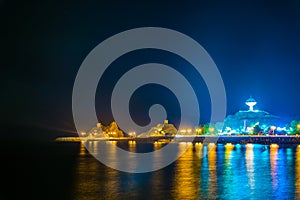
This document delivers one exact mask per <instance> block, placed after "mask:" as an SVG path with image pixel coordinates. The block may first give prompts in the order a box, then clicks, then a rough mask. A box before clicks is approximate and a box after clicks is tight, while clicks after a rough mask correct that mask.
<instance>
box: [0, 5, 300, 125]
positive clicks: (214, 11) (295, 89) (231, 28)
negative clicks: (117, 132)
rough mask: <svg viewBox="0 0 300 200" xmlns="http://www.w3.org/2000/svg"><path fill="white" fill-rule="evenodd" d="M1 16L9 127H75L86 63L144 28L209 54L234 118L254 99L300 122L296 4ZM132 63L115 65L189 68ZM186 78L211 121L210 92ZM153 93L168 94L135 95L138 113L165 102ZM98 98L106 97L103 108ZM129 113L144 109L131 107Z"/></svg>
mask: <svg viewBox="0 0 300 200" xmlns="http://www.w3.org/2000/svg"><path fill="white" fill-rule="evenodd" d="M0 13H1V14H0V15H1V18H0V20H1V24H2V25H1V26H2V28H1V44H4V45H1V47H2V50H1V51H2V54H1V55H2V56H3V57H2V58H1V61H0V62H1V68H2V69H4V71H5V73H4V79H3V80H2V82H3V83H2V87H3V90H4V93H3V94H4V95H3V97H2V98H1V102H3V103H1V110H2V112H3V115H2V117H3V120H2V122H4V123H6V124H16V125H17V124H18V125H29V126H33V127H35V126H40V127H46V128H61V129H69V130H72V129H74V125H73V118H72V110H71V104H72V99H71V95H72V87H73V82H74V80H75V76H76V73H77V71H78V69H79V67H80V65H81V63H82V61H83V59H84V58H85V56H87V54H88V53H89V52H90V51H91V50H92V49H93V48H94V47H95V46H96V45H98V44H99V43H100V42H102V41H103V40H105V39H106V38H108V37H110V36H112V35H114V34H116V33H119V32H121V31H124V30H127V29H131V28H136V27H144V26H156V27H166V28H171V29H174V30H177V31H180V32H182V33H184V34H186V35H189V36H190V37H192V38H194V39H195V40H196V41H198V42H199V43H200V44H201V45H202V46H203V47H204V48H205V49H206V50H207V51H208V53H209V54H210V55H211V57H212V58H213V60H214V61H215V63H216V64H217V66H218V68H219V70H220V72H221V75H222V77H223V80H224V83H225V87H226V92H227V100H228V110H227V113H228V114H232V113H234V112H236V111H238V110H239V109H246V107H245V105H244V101H245V100H246V99H247V98H248V97H249V96H250V95H252V96H253V97H254V98H256V99H257V101H258V105H257V108H260V109H264V110H267V111H269V112H271V113H273V114H276V115H280V116H283V117H289V118H298V119H299V118H300V103H299V102H300V95H299V83H298V81H299V75H300V37H299V36H300V2H299V1H296V0H294V1H261V0H257V1H247V2H246V1H238V0H237V1H226V2H225V1H211V0H209V1H195V2H181V3H175V2H174V1H164V2H161V1H151V2H150V1H149V2H145V1H131V2H128V1H115V2H112V1H110V2H101V1H91V0H87V1H59V2H54V1H47V0H46V1H40V2H35V3H33V2H28V1H5V0H2V1H0ZM126 56H128V57H127V58H126V57H124V58H120V59H118V60H117V61H116V62H115V63H114V64H113V65H112V66H111V67H113V66H115V67H116V68H118V67H117V66H131V65H134V64H139V63H143V62H149V61H150V62H153V60H156V61H160V62H161V63H165V64H169V65H170V66H174V67H175V68H176V67H180V65H181V66H182V65H186V63H184V62H183V61H181V60H180V59H178V58H176V57H174V55H166V53H164V52H153V51H148V52H146V51H145V52H136V54H135V55H133V54H132V55H126ZM125 68H126V67H125ZM125 68H124V69H123V70H125ZM119 69H120V67H119V68H118V70H116V69H113V68H112V69H111V72H110V73H112V74H111V75H113V76H111V75H109V72H108V76H110V78H112V79H116V78H117V77H118V76H119V75H120V73H121V71H122V70H119ZM185 73H186V75H187V76H189V77H192V78H191V81H192V82H195V83H199V85H197V86H195V87H196V90H197V92H198V93H199V94H198V97H199V100H200V104H201V105H200V107H201V109H202V110H201V114H202V122H203V123H204V122H206V121H207V120H208V119H209V116H210V110H209V106H210V101H209V96H208V93H207V89H206V87H205V85H204V83H203V81H202V80H201V78H199V77H193V76H192V71H189V70H187V71H186V72H185ZM106 83H107V82H106ZM112 83H113V81H112ZM112 83H111V85H110V84H108V85H107V86H106V90H104V91H102V92H101V91H98V93H97V98H96V101H97V111H98V115H99V117H100V118H101V120H102V121H103V122H104V123H108V122H109V121H110V120H111V116H110V114H109V109H108V106H109V105H107V102H109V94H110V92H109V88H110V87H112ZM146 89H149V90H150V91H156V92H158V91H160V90H162V91H163V90H164V88H157V87H154V88H152V89H151V88H150V87H149V88H147V87H146V88H141V90H140V91H137V92H136V94H135V95H136V98H137V99H136V100H133V102H134V104H135V103H136V105H137V106H140V107H139V109H142V107H141V105H142V103H141V102H144V103H145V107H144V108H147V106H149V104H151V103H153V102H156V103H157V102H158V101H159V100H157V99H153V100H151V101H143V97H142V96H143V94H146V92H145V90H146ZM162 91H160V93H161V94H163V92H162ZM99 96H105V97H106V98H107V99H106V100H104V102H101V101H103V100H101V99H102V98H99ZM144 98H145V97H144ZM168 98H170V99H171V100H169V102H171V103H170V105H171V106H169V107H170V111H169V112H170V113H169V117H170V118H171V119H173V120H174V121H176V118H177V116H178V113H177V114H176V112H175V111H176V110H177V109H178V108H177V105H176V101H175V100H172V99H173V97H172V94H169V93H167V94H166V97H165V99H168ZM162 101H165V102H160V103H163V104H164V103H166V102H167V101H166V100H162ZM173 108H174V109H173ZM100 113H101V114H100ZM132 113H139V112H137V111H136V110H134V108H133V110H132ZM102 118H103V119H102ZM138 118H139V117H138ZM144 120H146V121H147V119H144ZM141 121H143V120H141ZM140 123H143V122H140Z"/></svg>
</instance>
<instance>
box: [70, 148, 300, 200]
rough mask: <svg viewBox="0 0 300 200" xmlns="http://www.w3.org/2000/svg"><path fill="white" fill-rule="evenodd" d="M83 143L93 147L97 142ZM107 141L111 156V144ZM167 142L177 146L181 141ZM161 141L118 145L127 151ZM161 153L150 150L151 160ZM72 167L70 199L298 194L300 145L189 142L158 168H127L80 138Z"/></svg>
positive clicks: (279, 196)
mask: <svg viewBox="0 0 300 200" xmlns="http://www.w3.org/2000/svg"><path fill="white" fill-rule="evenodd" d="M87 145H89V147H91V149H92V151H93V152H95V153H97V152H98V147H97V146H98V145H100V144H98V143H97V142H89V143H87ZM109 145H110V146H109V148H110V151H109V153H110V156H114V153H115V152H116V151H115V149H116V148H117V144H116V143H111V144H109ZM172 145H177V148H178V149H179V150H180V149H184V147H185V145H187V144H185V143H181V144H172ZM162 146H163V144H161V143H156V144H139V143H130V142H129V143H127V144H125V145H124V144H123V145H122V147H123V148H125V149H127V150H129V151H132V152H139V150H141V149H143V151H144V150H145V149H146V150H147V151H154V150H156V149H159V148H161V147H162ZM161 159H163V157H162V156H161V155H159V154H155V157H154V160H153V162H154V163H155V162H159V161H161ZM114 162H116V161H114ZM114 164H115V165H116V166H117V165H121V164H124V163H118V162H116V163H114ZM131 165H133V167H134V163H131ZM75 173H76V181H75V185H74V199H86V200H92V199H128V198H133V199H143V198H144V199H149V198H153V199H263V198H265V199H271V198H272V199H274V198H275V199H276V198H277V199H295V198H297V199H300V148H286V149H285V148H278V147H276V146H272V147H269V146H263V145H247V146H246V145H238V146H233V145H228V146H224V145H212V146H202V145H201V144H195V145H190V148H189V149H188V150H187V151H186V152H185V154H183V155H182V156H181V157H180V158H179V159H178V160H177V161H176V162H174V163H173V164H171V165H169V166H168V167H166V168H164V169H161V170H159V171H155V172H152V173H145V174H129V173H124V172H119V171H117V170H114V169H111V168H108V167H106V166H104V165H103V164H101V163H99V162H98V161H97V160H96V159H95V158H94V157H93V156H91V155H90V154H89V153H88V152H87V151H86V150H85V147H84V143H82V144H81V147H80V151H79V153H78V160H77V169H76V172H75Z"/></svg>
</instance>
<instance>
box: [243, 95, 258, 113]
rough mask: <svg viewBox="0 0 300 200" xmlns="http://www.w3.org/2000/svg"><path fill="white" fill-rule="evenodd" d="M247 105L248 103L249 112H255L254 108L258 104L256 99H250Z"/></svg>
mask: <svg viewBox="0 0 300 200" xmlns="http://www.w3.org/2000/svg"><path fill="white" fill-rule="evenodd" d="M245 103H246V105H247V106H249V111H254V109H253V107H254V106H255V105H256V104H257V102H256V101H255V99H253V98H252V97H250V98H249V99H247V101H246V102H245Z"/></svg>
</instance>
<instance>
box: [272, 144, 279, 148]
mask: <svg viewBox="0 0 300 200" xmlns="http://www.w3.org/2000/svg"><path fill="white" fill-rule="evenodd" d="M270 147H271V148H278V147H279V145H278V144H271V145H270Z"/></svg>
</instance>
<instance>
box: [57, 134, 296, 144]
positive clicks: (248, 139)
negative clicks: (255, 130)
mask: <svg viewBox="0 0 300 200" xmlns="http://www.w3.org/2000/svg"><path fill="white" fill-rule="evenodd" d="M56 141H59V142H80V141H117V142H121V141H135V142H138V143H154V142H166V143H167V142H174V143H176V142H191V141H192V142H194V143H197V142H201V143H210V142H217V143H220V144H226V143H232V144H247V143H253V144H266V145H269V144H286V145H292V144H294V145H296V144H300V137H299V136H176V137H170V136H155V137H147V138H138V137H137V138H130V137H122V138H80V137H60V138H57V139H56Z"/></svg>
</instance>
